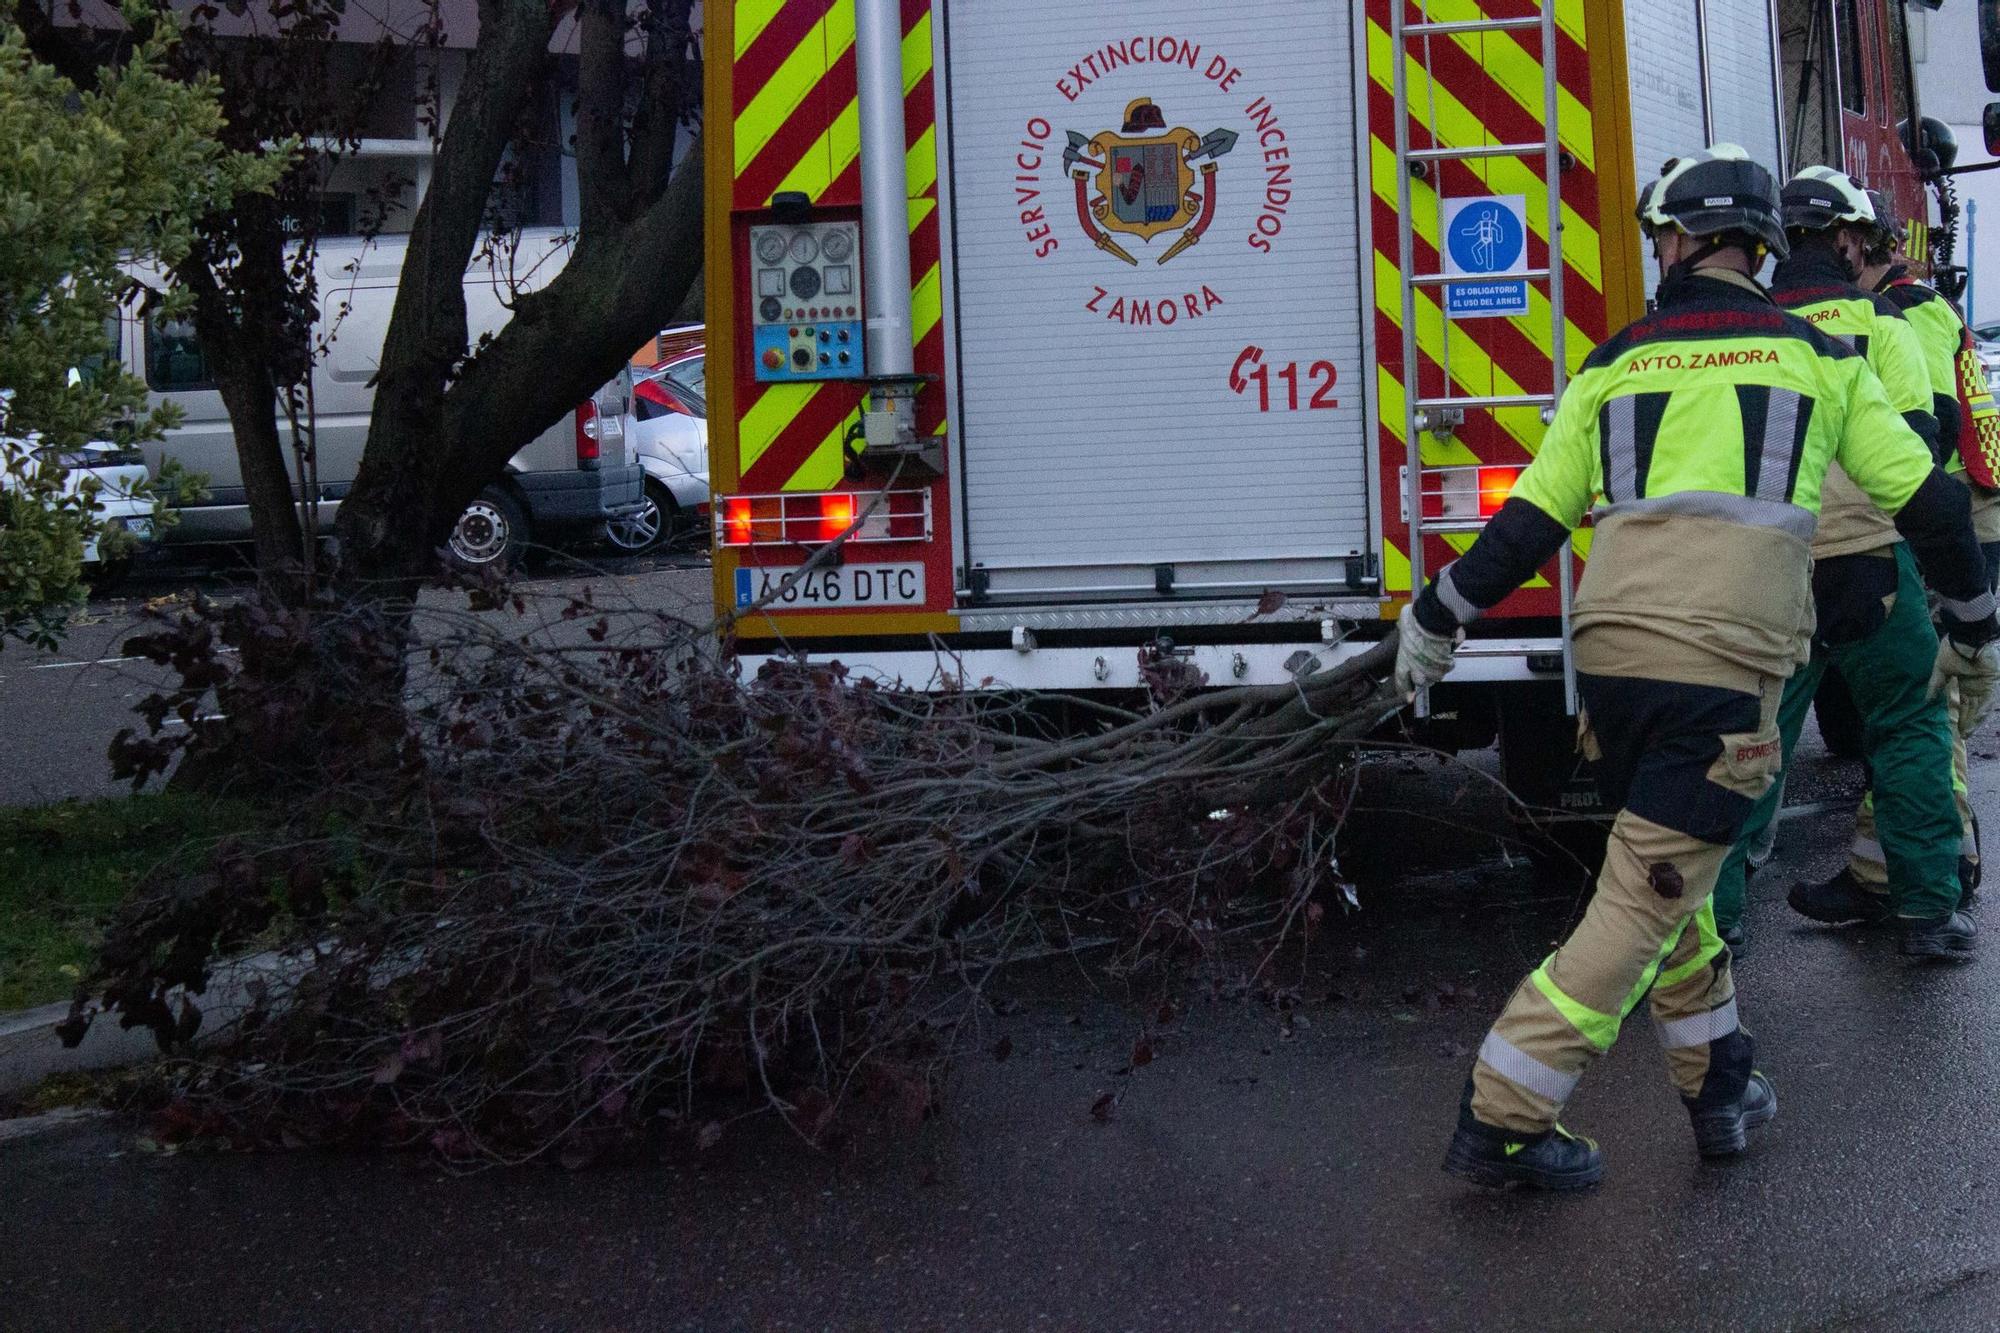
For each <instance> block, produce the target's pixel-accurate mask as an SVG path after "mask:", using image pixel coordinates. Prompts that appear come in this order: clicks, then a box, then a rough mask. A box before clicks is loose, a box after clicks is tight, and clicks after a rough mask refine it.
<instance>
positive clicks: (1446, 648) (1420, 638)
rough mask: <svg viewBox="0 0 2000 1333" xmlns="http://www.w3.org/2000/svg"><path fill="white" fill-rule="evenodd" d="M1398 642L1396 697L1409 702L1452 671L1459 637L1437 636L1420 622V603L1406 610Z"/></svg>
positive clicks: (1411, 604) (1454, 635)
mask: <svg viewBox="0 0 2000 1333" xmlns="http://www.w3.org/2000/svg"><path fill="white" fill-rule="evenodd" d="M1396 633H1397V639H1396V693H1398V694H1400V695H1402V696H1403V697H1405V698H1408V697H1409V696H1411V695H1413V694H1415V693H1416V692H1417V691H1418V690H1427V689H1429V688H1430V687H1431V686H1433V685H1435V684H1437V683H1438V682H1439V681H1441V680H1443V679H1444V678H1445V676H1446V675H1447V674H1448V673H1449V672H1450V671H1451V655H1452V650H1453V649H1454V648H1455V647H1456V646H1457V638H1458V636H1457V635H1456V634H1435V633H1433V632H1431V631H1430V630H1427V629H1425V628H1424V625H1423V622H1422V621H1420V620H1418V619H1417V616H1416V603H1414V602H1412V603H1410V604H1409V605H1407V606H1405V607H1404V608H1403V617H1402V620H1401V621H1400V622H1399V623H1398V628H1397V631H1396Z"/></svg>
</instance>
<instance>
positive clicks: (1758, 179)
mask: <svg viewBox="0 0 2000 1333" xmlns="http://www.w3.org/2000/svg"><path fill="white" fill-rule="evenodd" d="M1779 208H1780V206H1779V203H1778V182H1777V178H1776V177H1774V176H1772V175H1771V173H1770V172H1768V171H1766V170H1764V168H1762V167H1760V166H1758V165H1757V164H1756V163H1755V162H1753V161H1751V160H1750V154H1748V153H1746V152H1745V151H1743V149H1742V148H1740V147H1738V146H1737V145H1735V144H1733V143H1719V144H1716V145H1715V146H1713V147H1712V148H1709V149H1706V150H1704V151H1703V152H1699V153H1695V154H1692V155H1690V156H1688V157H1677V158H1674V159H1673V160H1671V161H1669V162H1668V163H1667V165H1666V166H1665V167H1664V168H1662V169H1661V171H1660V178H1659V179H1658V180H1656V181H1652V182H1649V183H1648V184H1647V186H1646V188H1645V189H1644V190H1642V191H1640V192H1639V207H1638V210H1637V212H1638V217H1639V225H1640V226H1641V227H1642V228H1643V229H1644V230H1645V232H1646V234H1647V235H1648V236H1651V235H1652V234H1653V233H1655V232H1657V231H1659V230H1661V229H1663V228H1666V227H1672V228H1675V229H1676V230H1678V231H1683V232H1686V233H1687V234H1688V235H1690V236H1719V235H1724V234H1726V233H1729V232H1741V233H1743V234H1744V235H1746V236H1754V237H1756V238H1757V239H1758V240H1760V241H1762V242H1763V243H1764V244H1765V246H1766V247H1768V248H1769V249H1770V251H1771V253H1772V254H1775V255H1777V256H1778V257H1779V258H1781V259H1782V258H1783V257H1784V256H1785V255H1786V254H1788V253H1790V247H1789V246H1788V245H1786V243H1785V232H1784V228H1783V226H1782V225H1781V224H1780V222H1779Z"/></svg>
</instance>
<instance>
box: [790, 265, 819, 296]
mask: <svg viewBox="0 0 2000 1333" xmlns="http://www.w3.org/2000/svg"><path fill="white" fill-rule="evenodd" d="M791 285H792V295H793V296H796V297H797V298H798V299H799V300H801V301H810V300H812V299H813V298H814V297H815V296H818V295H819V270H818V269H816V268H795V269H793V270H792V284H791Z"/></svg>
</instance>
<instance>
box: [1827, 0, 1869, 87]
mask: <svg viewBox="0 0 2000 1333" xmlns="http://www.w3.org/2000/svg"><path fill="white" fill-rule="evenodd" d="M1834 11H1835V12H1834V23H1835V24H1836V32H1837V40H1838V41H1839V43H1840V104H1841V106H1843V107H1845V108H1846V109H1847V110H1849V111H1852V112H1853V113H1854V114H1855V115H1857V116H1859V115H1865V114H1866V113H1867V111H1868V73H1867V69H1866V67H1865V66H1864V65H1863V64H1862V61H1861V11H1860V6H1859V5H1858V4H1857V2H1856V0H1835V4H1834Z"/></svg>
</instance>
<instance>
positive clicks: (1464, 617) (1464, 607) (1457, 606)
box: [1437, 560, 1480, 625]
mask: <svg viewBox="0 0 2000 1333" xmlns="http://www.w3.org/2000/svg"><path fill="white" fill-rule="evenodd" d="M1457 563H1458V561H1456V560H1454V561H1452V562H1451V565H1446V566H1445V567H1444V568H1443V569H1440V570H1439V571H1438V576H1437V595H1438V600H1439V601H1440V602H1443V603H1444V609H1445V610H1447V611H1449V612H1451V614H1452V616H1453V618H1455V619H1456V620H1457V621H1458V623H1459V624H1461V625H1470V624H1471V623H1472V622H1473V621H1475V620H1477V619H1479V616H1480V610H1479V608H1478V607H1476V606H1474V605H1473V604H1472V603H1471V602H1468V601H1466V600H1465V594H1464V593H1462V592H1460V591H1459V590H1458V585H1457V584H1456V583H1453V582H1452V581H1451V568H1452V565H1456V564H1457Z"/></svg>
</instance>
